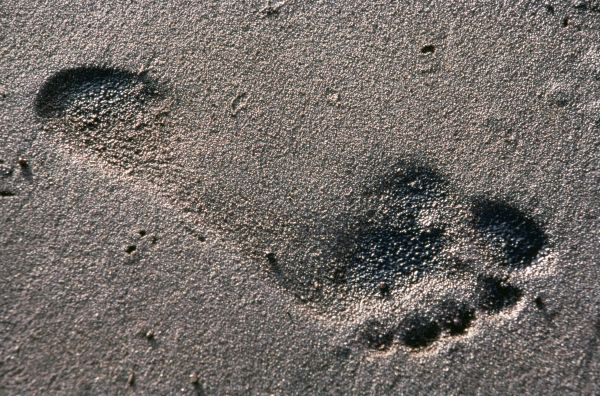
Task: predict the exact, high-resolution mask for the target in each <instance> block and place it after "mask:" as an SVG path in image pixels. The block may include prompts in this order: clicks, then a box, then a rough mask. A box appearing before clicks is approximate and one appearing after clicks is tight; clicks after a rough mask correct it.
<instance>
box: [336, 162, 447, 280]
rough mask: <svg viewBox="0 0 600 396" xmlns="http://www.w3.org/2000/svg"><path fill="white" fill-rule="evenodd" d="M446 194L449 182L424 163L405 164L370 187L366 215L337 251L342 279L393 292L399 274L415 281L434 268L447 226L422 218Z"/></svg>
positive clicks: (344, 238)
mask: <svg viewBox="0 0 600 396" xmlns="http://www.w3.org/2000/svg"><path fill="white" fill-rule="evenodd" d="M445 195H446V183H445V181H444V180H443V179H442V178H441V177H440V176H439V175H438V174H436V173H435V172H434V171H433V170H431V169H430V168H427V167H423V166H409V167H405V168H403V169H402V170H399V171H397V172H396V173H395V174H393V175H392V176H390V177H388V178H386V179H385V180H384V181H383V182H382V183H380V185H379V186H377V188H375V189H374V190H372V191H368V192H367V194H366V201H367V202H366V206H367V208H368V210H367V212H366V215H365V217H364V218H363V219H362V220H360V221H358V222H356V223H355V224H354V225H353V226H352V227H350V229H349V231H348V232H347V233H345V234H343V235H342V237H340V239H339V243H338V245H337V247H336V249H335V251H336V256H337V257H338V260H337V262H338V263H340V264H339V265H338V267H337V268H336V270H337V275H338V276H336V277H335V278H336V279H337V281H338V282H344V283H347V284H349V285H351V286H358V287H360V288H368V289H371V290H374V289H379V290H388V288H389V287H391V286H393V285H394V284H395V283H396V282H397V281H398V278H400V277H402V278H412V279H416V278H418V277H419V276H420V275H422V274H423V273H426V272H428V271H430V270H432V269H433V268H435V267H436V266H437V265H438V261H437V254H438V253H439V252H440V250H441V249H442V247H443V245H444V242H445V241H444V235H443V233H444V229H443V225H442V224H435V225H430V226H427V225H423V224H421V223H420V221H419V216H420V214H421V213H422V211H424V210H426V209H429V208H431V207H435V206H436V204H438V203H439V201H441V200H443V199H444V196H445ZM340 274H342V276H340Z"/></svg>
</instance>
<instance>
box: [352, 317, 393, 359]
mask: <svg viewBox="0 0 600 396" xmlns="http://www.w3.org/2000/svg"><path fill="white" fill-rule="evenodd" d="M360 338H361V340H362V341H363V343H364V344H365V346H367V347H368V348H370V349H377V350H380V351H384V350H386V349H389V348H390V347H391V346H392V343H393V342H394V332H393V330H392V329H390V328H388V327H387V326H386V325H384V324H383V323H381V322H379V321H377V320H369V321H367V322H365V323H364V324H363V325H362V327H361V329H360Z"/></svg>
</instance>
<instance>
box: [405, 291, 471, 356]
mask: <svg viewBox="0 0 600 396" xmlns="http://www.w3.org/2000/svg"><path fill="white" fill-rule="evenodd" d="M474 319H475V310H474V309H473V308H472V307H470V306H468V305H467V304H465V303H459V302H457V301H455V300H446V301H444V302H443V303H442V304H440V305H438V306H437V307H435V308H434V309H432V310H431V311H430V312H428V313H427V314H416V313H415V314H412V315H410V316H408V317H407V318H406V319H405V320H404V321H403V322H402V323H401V324H400V327H399V331H400V339H401V341H402V342H403V343H404V344H405V345H406V346H408V347H410V348H414V349H420V348H425V347H427V346H429V345H431V344H433V343H434V342H435V341H437V340H438V339H439V338H440V337H441V336H442V335H443V334H446V335H449V336H458V335H461V334H464V333H466V332H467V329H468V328H469V327H470V326H471V324H472V322H473V320H474Z"/></svg>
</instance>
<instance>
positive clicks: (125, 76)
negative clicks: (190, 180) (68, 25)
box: [33, 66, 168, 167]
mask: <svg viewBox="0 0 600 396" xmlns="http://www.w3.org/2000/svg"><path fill="white" fill-rule="evenodd" d="M164 94H165V92H164V90H163V88H162V86H159V84H158V83H157V82H156V81H155V80H153V79H151V78H150V77H149V76H148V75H147V74H146V73H134V72H132V71H128V70H125V69H120V68H111V67H97V66H91V67H87V66H82V67H76V68H72V69H65V70H61V71H59V72H57V73H56V74H54V75H52V76H51V77H50V78H49V79H48V80H47V81H46V82H45V83H44V84H43V85H42V87H40V89H39V91H38V93H37V96H36V98H35V101H34V104H33V105H34V106H33V107H34V111H35V114H36V115H37V116H38V117H39V118H40V119H41V121H43V123H44V128H45V129H46V130H48V131H52V132H54V133H55V134H56V135H58V136H60V137H61V138H62V139H63V140H65V141H66V142H68V143H70V144H73V145H75V146H78V147H86V148H90V149H92V150H94V151H95V152H96V153H98V154H100V155H101V156H102V157H103V158H105V159H107V160H108V161H109V162H110V163H113V164H117V165H120V166H123V167H133V166H136V165H138V164H139V163H142V162H152V163H153V165H155V164H154V163H157V162H160V161H162V157H166V155H167V154H166V152H167V151H168V147H166V145H165V144H164V142H165V138H166V135H165V134H164V131H163V130H162V128H161V126H162V125H164V122H163V120H160V118H162V116H163V114H166V113H167V112H168V110H167V108H166V103H165V102H164V101H163V100H162V99H165V95H164ZM150 152H152V155H149V153H150Z"/></svg>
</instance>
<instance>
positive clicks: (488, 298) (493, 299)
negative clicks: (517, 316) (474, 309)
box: [479, 278, 523, 313]
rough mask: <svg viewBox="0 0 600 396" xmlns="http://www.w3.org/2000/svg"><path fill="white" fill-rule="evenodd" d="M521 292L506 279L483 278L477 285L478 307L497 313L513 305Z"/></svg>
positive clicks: (517, 300)
mask: <svg viewBox="0 0 600 396" xmlns="http://www.w3.org/2000/svg"><path fill="white" fill-rule="evenodd" d="M522 295H523V292H522V291H521V290H520V289H519V288H517V287H515V286H513V285H511V284H508V283H507V282H506V281H503V280H501V279H496V278H484V279H482V280H481V281H480V286H479V308H480V309H481V310H482V311H485V312H489V313H498V312H500V311H502V310H504V309H507V308H510V307H512V306H514V305H515V304H516V303H517V302H519V300H520V299H521V296H522Z"/></svg>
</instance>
